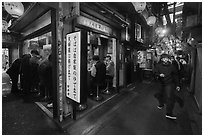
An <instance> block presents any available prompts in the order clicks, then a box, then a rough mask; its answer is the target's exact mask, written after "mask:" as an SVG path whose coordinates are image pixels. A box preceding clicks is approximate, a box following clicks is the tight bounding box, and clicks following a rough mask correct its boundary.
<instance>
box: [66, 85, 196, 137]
mask: <svg viewBox="0 0 204 137" xmlns="http://www.w3.org/2000/svg"><path fill="white" fill-rule="evenodd" d="M157 90H158V85H157V84H139V85H136V86H135V87H134V86H133V87H130V88H129V89H128V90H124V91H123V92H121V93H120V95H118V96H117V97H116V98H115V99H114V100H111V101H110V102H107V103H106V104H104V105H103V106H102V107H100V108H98V109H97V110H95V111H94V113H92V114H89V115H88V116H86V117H84V118H82V119H80V120H78V121H76V122H75V123H74V124H72V125H71V126H68V127H67V128H66V130H67V132H68V133H69V134H74V135H79V134H89V135H192V134H193V130H192V127H191V122H192V121H191V119H190V118H189V115H188V112H187V106H185V105H184V107H183V108H182V109H181V108H180V107H179V106H178V105H177V104H176V107H175V114H177V116H178V119H177V120H176V121H172V120H168V119H166V118H165V109H163V110H158V109H157V107H156V106H157V101H156V99H155V98H154V97H153V94H154V93H155V92H157Z"/></svg>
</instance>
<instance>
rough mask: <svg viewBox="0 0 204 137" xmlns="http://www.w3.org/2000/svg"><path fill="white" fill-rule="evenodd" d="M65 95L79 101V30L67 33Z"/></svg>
mask: <svg viewBox="0 0 204 137" xmlns="http://www.w3.org/2000/svg"><path fill="white" fill-rule="evenodd" d="M66 41H67V47H66V48H67V92H66V96H67V97H68V98H70V99H72V100H74V101H76V102H78V103H80V68H81V66H80V63H81V32H80V31H79V32H74V33H70V34H67V36H66Z"/></svg>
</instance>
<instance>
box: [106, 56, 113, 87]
mask: <svg viewBox="0 0 204 137" xmlns="http://www.w3.org/2000/svg"><path fill="white" fill-rule="evenodd" d="M113 78H114V62H113V61H112V60H111V56H109V55H107V56H106V79H109V80H110V81H111V82H110V84H109V86H111V87H112V85H113Z"/></svg>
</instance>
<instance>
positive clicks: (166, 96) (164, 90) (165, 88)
mask: <svg viewBox="0 0 204 137" xmlns="http://www.w3.org/2000/svg"><path fill="white" fill-rule="evenodd" d="M174 92H175V85H174V84H173V83H169V84H162V85H161V90H160V91H159V92H158V93H156V94H155V97H156V98H157V99H158V101H159V105H161V106H162V105H164V104H166V113H167V114H172V113H173V108H174V105H175V101H176V98H177V97H176V96H175V94H174Z"/></svg>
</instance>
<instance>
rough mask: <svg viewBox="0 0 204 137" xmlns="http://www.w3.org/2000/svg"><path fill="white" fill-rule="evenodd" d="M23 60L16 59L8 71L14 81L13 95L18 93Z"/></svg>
mask: <svg viewBox="0 0 204 137" xmlns="http://www.w3.org/2000/svg"><path fill="white" fill-rule="evenodd" d="M20 65H21V58H18V59H16V60H15V61H14V62H13V63H12V65H11V67H10V68H9V69H8V70H7V71H6V73H7V74H8V75H9V76H10V78H11V81H12V87H11V93H17V92H18V77H19V74H20Z"/></svg>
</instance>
